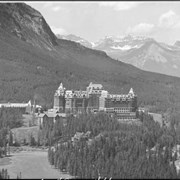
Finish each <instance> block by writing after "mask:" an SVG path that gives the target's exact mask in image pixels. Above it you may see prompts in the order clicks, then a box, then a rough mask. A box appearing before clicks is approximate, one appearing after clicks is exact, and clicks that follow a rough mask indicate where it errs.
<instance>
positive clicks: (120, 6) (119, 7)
mask: <svg viewBox="0 0 180 180" xmlns="http://www.w3.org/2000/svg"><path fill="white" fill-rule="evenodd" d="M139 4H140V2H99V6H105V7H111V8H113V9H114V10H116V11H123V10H129V9H132V8H135V7H137V6H138V5H139Z"/></svg>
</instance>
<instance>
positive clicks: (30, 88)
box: [0, 4, 180, 110]
mask: <svg viewBox="0 0 180 180" xmlns="http://www.w3.org/2000/svg"><path fill="white" fill-rule="evenodd" d="M23 6H26V5H25V4H23ZM18 7H19V8H20V9H21V6H18ZM5 8H6V6H5V7H4V10H3V11H5V10H6V9H5ZM28 8H29V6H28ZM23 9H25V8H23ZM34 11H35V12H37V11H36V10H34ZM38 13H39V12H37V14H38ZM33 14H34V13H33ZM24 16H25V14H23V15H22V18H23V17H24ZM4 18H5V16H4V17H3V19H4ZM9 19H11V18H7V21H8V20H9ZM1 21H2V18H1V19H0V23H2V22H1ZM3 21H4V20H3ZM22 22H23V21H17V23H16V24H18V25H17V26H21V31H23V28H24V26H22ZM26 28H27V27H26ZM26 28H25V29H26ZM40 28H42V29H43V31H44V32H46V33H47V36H48V37H51V36H52V37H54V34H52V33H50V32H51V31H46V29H50V28H49V26H48V25H47V27H46V28H44V26H43V25H42V26H41V27H40ZM28 30H29V31H26V32H28V33H30V34H35V36H31V41H32V42H35V41H36V42H37V44H39V43H40V42H42V41H41V40H42V39H43V42H44V43H47V44H48V42H49V40H48V39H46V38H44V35H42V34H41V35H39V34H38V33H37V32H36V31H35V30H34V29H32V28H29V29H28ZM47 36H46V37H47ZM28 37H29V34H28V35H26V34H24V38H25V39H28ZM55 42H56V44H54V45H53V44H51V46H52V48H51V49H49V50H47V49H46V48H44V46H37V44H33V43H31V42H29V41H24V40H22V39H21V38H20V37H18V36H16V35H15V34H14V33H12V32H10V31H7V30H6V28H3V27H0V87H1V88H0V101H10V102H23V101H28V100H29V99H33V98H36V99H37V101H38V103H40V104H41V105H45V104H47V105H48V106H49V107H51V106H52V103H53V95H54V92H55V90H56V88H57V87H58V85H59V83H60V82H63V84H64V85H65V87H66V88H70V89H71V88H76V89H84V88H85V87H86V86H87V85H88V84H89V82H97V83H102V84H103V86H104V88H106V89H107V90H109V91H110V92H116V93H121V92H123V93H127V92H128V91H129V89H130V87H133V88H134V90H135V92H136V93H137V95H138V97H139V103H143V104H149V105H154V106H156V107H158V108H160V109H163V110H165V109H167V108H168V106H169V105H170V104H172V103H173V104H175V105H176V106H179V107H180V95H179V94H180V78H176V77H171V76H166V75H161V74H157V73H151V72H146V71H142V70H140V69H138V68H136V67H134V66H132V65H129V64H125V63H123V62H120V61H115V60H113V59H112V58H110V57H108V56H107V54H106V53H105V52H102V51H98V50H92V49H89V48H86V47H84V46H82V45H80V44H79V43H75V42H72V41H68V40H63V39H59V40H57V39H56V40H55ZM49 47H50V45H49Z"/></svg>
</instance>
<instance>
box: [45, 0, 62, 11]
mask: <svg viewBox="0 0 180 180" xmlns="http://www.w3.org/2000/svg"><path fill="white" fill-rule="evenodd" d="M42 8H43V9H50V10H52V11H54V12H57V11H59V10H63V9H64V8H63V7H61V6H59V5H57V3H53V2H46V3H44V5H43V6H42Z"/></svg>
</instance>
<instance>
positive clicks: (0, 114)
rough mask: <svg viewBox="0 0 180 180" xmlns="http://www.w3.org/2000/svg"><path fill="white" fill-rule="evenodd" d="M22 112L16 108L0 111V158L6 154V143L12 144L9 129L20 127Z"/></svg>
mask: <svg viewBox="0 0 180 180" xmlns="http://www.w3.org/2000/svg"><path fill="white" fill-rule="evenodd" d="M22 124H23V121H22V112H21V110H19V109H16V108H3V107H2V108H1V109H0V157H2V155H6V153H7V149H6V147H7V143H8V142H9V143H10V144H11V142H12V133H11V131H10V130H11V129H12V128H16V127H20V126H22Z"/></svg>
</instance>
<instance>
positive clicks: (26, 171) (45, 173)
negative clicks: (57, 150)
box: [0, 151, 72, 179]
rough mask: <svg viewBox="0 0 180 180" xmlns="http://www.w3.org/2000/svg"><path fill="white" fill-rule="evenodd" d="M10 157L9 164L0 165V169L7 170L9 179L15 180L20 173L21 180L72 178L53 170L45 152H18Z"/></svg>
mask: <svg viewBox="0 0 180 180" xmlns="http://www.w3.org/2000/svg"><path fill="white" fill-rule="evenodd" d="M11 155H12V156H11V157H9V158H7V160H8V161H9V159H10V164H6V163H4V164H3V165H1V163H0V169H2V168H5V169H7V170H8V174H9V175H10V179H11V178H13V179H16V178H17V175H19V174H20V172H21V178H23V179H33V178H36V179H40V178H41V179H42V178H46V179H47V178H53V179H57V178H63V179H65V178H66V179H69V178H72V176H70V175H68V174H65V173H62V172H60V171H59V170H57V169H55V168H53V167H52V166H51V165H50V164H49V162H48V159H47V152H45V151H20V152H15V153H12V154H11Z"/></svg>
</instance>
